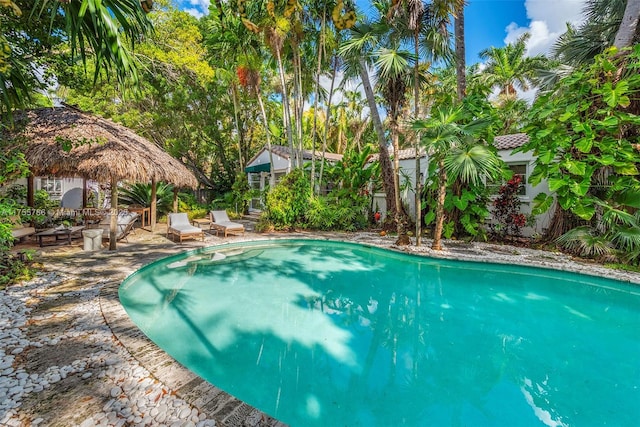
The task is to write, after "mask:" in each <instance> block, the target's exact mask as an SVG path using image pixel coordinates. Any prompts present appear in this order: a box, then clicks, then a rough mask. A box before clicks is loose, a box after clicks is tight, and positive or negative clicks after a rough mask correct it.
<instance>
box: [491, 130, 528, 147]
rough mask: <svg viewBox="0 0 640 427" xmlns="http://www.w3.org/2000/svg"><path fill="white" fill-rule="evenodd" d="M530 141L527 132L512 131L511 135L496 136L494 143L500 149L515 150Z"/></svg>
mask: <svg viewBox="0 0 640 427" xmlns="http://www.w3.org/2000/svg"><path fill="white" fill-rule="evenodd" d="M527 142H529V136H528V135H527V134H526V133H512V134H510V135H500V136H496V137H495V138H494V140H493V145H495V146H496V148H497V149H498V150H513V149H514V148H518V147H522V146H523V145H524V144H526V143H527Z"/></svg>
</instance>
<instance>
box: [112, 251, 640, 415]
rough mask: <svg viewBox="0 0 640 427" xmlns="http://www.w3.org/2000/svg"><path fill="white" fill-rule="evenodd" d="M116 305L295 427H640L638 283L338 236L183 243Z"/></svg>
mask: <svg viewBox="0 0 640 427" xmlns="http://www.w3.org/2000/svg"><path fill="white" fill-rule="evenodd" d="M120 300H121V301H122V304H123V305H124V307H125V309H126V311H127V312H128V314H129V315H130V316H131V318H132V320H133V321H134V322H135V323H136V324H137V325H138V326H139V327H140V328H141V329H142V330H143V331H144V332H145V333H146V334H147V336H149V338H151V339H152V340H153V341H154V342H155V343H156V344H158V345H159V346H160V347H161V348H163V349H164V350H165V351H166V352H167V353H169V354H170V355H171V356H173V357H174V358H175V359H176V360H178V361H179V362H180V363H182V364H183V365H185V366H186V367H188V368H189V369H191V370H192V371H193V372H195V373H197V374H198V375H200V376H201V377H203V378H204V379H206V380H208V381H209V382H211V383H212V384H215V385H216V386H218V387H219V388H221V389H223V390H225V391H227V392H229V393H230V394H232V395H234V396H236V397H237V398H239V399H241V400H243V401H245V402H247V403H249V404H250V405H253V406H255V407H256V408H258V409H260V410H262V411H263V412H266V413H268V414H269V415H272V416H274V417H276V418H278V419H279V420H281V421H283V422H285V423H287V424H290V425H292V426H396V425H407V426H418V425H420V426H449V425H459V426H542V425H548V426H595V425H598V426H600V425H612V426H636V425H638V422H639V420H640V329H639V327H640V288H639V287H637V286H635V285H629V284H624V283H620V282H615V281H611V280H607V279H602V278H595V277H589V276H583V275H578V274H572V273H566V272H557V271H550V270H544V269H535V268H527V267H518V266H512V265H497V264H484V263H470V262H460V261H442V260H434V259H428V258H422V257H416V256H410V255H405V254H399V253H394V252H390V251H386V250H382V249H377V248H370V247H366V246H360V245H355V244H348V243H338V242H326V241H301V240H290V241H277V242H254V243H245V244H242V245H227V246H222V247H214V248H207V249H204V250H200V251H192V252H189V253H186V254H182V255H178V256H173V257H170V258H166V259H164V260H161V261H159V262H156V263H154V264H151V265H149V266H147V267H145V268H143V269H141V270H140V271H138V272H137V273H135V274H134V275H132V276H130V277H129V278H128V279H127V280H126V281H125V283H123V285H122V286H121V288H120Z"/></svg>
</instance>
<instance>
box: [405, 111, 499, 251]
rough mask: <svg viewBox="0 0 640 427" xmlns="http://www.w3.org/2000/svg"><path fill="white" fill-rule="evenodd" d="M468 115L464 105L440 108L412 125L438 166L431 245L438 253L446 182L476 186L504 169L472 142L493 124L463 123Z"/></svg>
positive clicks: (497, 160)
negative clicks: (434, 218) (458, 182)
mask: <svg viewBox="0 0 640 427" xmlns="http://www.w3.org/2000/svg"><path fill="white" fill-rule="evenodd" d="M466 116H467V114H466V112H465V111H464V109H463V106H462V105H458V106H455V107H454V106H437V107H436V108H434V109H433V110H432V114H431V117H430V118H428V119H426V120H415V121H414V122H413V125H412V128H413V130H415V131H420V132H421V138H422V143H423V145H424V147H425V148H426V149H427V152H429V153H430V161H435V162H436V163H437V166H438V195H437V199H436V222H435V228H434V232H433V244H432V246H431V248H432V249H434V250H438V251H439V250H442V231H443V227H444V216H445V212H444V202H445V197H446V193H447V183H448V182H450V181H455V180H456V179H460V180H462V181H463V182H470V183H473V184H477V183H478V182H480V181H481V180H482V179H484V178H487V177H495V176H496V175H497V174H499V173H500V170H501V161H500V160H499V158H498V157H497V156H496V155H495V154H494V153H493V152H492V151H491V150H489V148H488V147H486V146H484V145H482V144H474V143H473V142H472V141H471V140H472V139H473V138H474V136H475V135H476V134H477V133H478V132H480V131H481V130H483V129H484V128H486V127H487V126H488V125H489V123H490V122H489V121H488V120H487V119H477V120H474V121H471V122H469V123H468V124H462V123H463V122H464V120H465V119H466ZM470 139H471V140H470Z"/></svg>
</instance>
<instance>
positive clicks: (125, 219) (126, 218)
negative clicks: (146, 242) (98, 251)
mask: <svg viewBox="0 0 640 427" xmlns="http://www.w3.org/2000/svg"><path fill="white" fill-rule="evenodd" d="M138 216H139V215H138V214H137V213H133V212H119V213H118V222H117V226H116V241H118V240H122V239H124V241H125V242H129V240H127V236H128V235H129V233H131V232H133V233H135V230H134V228H133V224H134V223H135V222H136V221H137V220H138ZM98 228H102V229H103V230H104V232H103V233H102V238H103V239H106V240H109V239H110V238H111V236H110V235H109V233H110V231H111V214H108V215H106V216H105V217H104V218H103V219H102V221H100V224H98Z"/></svg>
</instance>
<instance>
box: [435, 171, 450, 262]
mask: <svg viewBox="0 0 640 427" xmlns="http://www.w3.org/2000/svg"><path fill="white" fill-rule="evenodd" d="M446 197H447V171H446V170H445V168H444V161H443V160H439V161H438V199H437V201H436V224H435V227H434V230H433V244H432V245H431V249H433V250H435V251H441V250H442V230H443V229H444V200H445V198H446Z"/></svg>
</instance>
